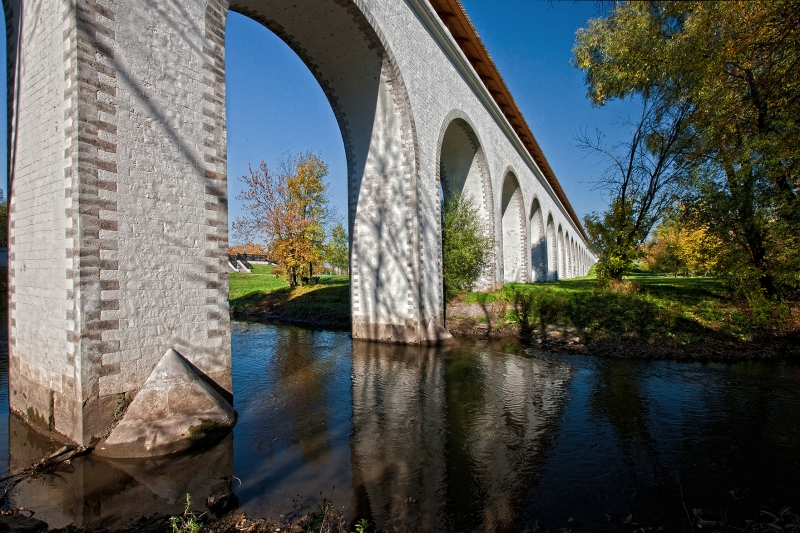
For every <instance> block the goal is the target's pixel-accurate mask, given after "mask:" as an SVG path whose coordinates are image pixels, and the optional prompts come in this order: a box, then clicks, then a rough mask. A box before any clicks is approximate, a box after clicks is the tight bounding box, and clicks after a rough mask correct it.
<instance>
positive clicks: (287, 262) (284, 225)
mask: <svg viewBox="0 0 800 533" xmlns="http://www.w3.org/2000/svg"><path fill="white" fill-rule="evenodd" d="M248 169H249V174H247V175H245V176H242V177H241V180H242V181H243V182H244V184H245V189H244V191H243V192H242V193H241V194H239V195H238V196H237V198H239V199H240V200H243V201H244V202H245V205H244V208H245V209H246V210H247V211H248V215H247V216H245V217H244V218H241V219H238V220H236V222H234V229H236V230H239V231H241V232H242V234H243V235H248V236H251V235H256V234H260V235H263V236H264V237H265V240H266V241H267V242H268V246H267V249H268V253H269V255H270V256H271V258H272V259H273V260H274V261H275V262H276V263H278V266H279V267H280V268H281V269H282V270H283V271H285V272H286V274H287V277H288V279H289V285H291V286H296V285H297V284H298V280H302V276H303V275H304V274H307V275H308V276H309V277H311V276H313V274H314V265H315V264H319V263H320V261H321V260H322V256H323V253H324V242H325V223H326V221H327V216H328V210H327V204H328V199H327V197H326V189H327V185H326V184H325V183H324V182H323V181H322V178H324V177H325V176H326V175H327V174H328V167H327V165H325V163H324V162H323V161H322V160H321V159H320V158H319V156H317V155H315V154H312V153H310V152H306V153H299V154H297V155H295V156H293V157H288V156H287V157H286V158H285V159H284V161H283V162H282V165H281V171H280V172H279V173H277V174H273V173H271V172H270V171H269V168H268V167H267V164H266V163H265V162H264V161H262V162H261V165H260V167H259V168H258V169H257V170H253V169H252V167H248Z"/></svg>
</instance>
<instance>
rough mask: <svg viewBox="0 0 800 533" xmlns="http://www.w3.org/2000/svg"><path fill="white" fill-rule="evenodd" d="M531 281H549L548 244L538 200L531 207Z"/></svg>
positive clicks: (534, 200)
mask: <svg viewBox="0 0 800 533" xmlns="http://www.w3.org/2000/svg"><path fill="white" fill-rule="evenodd" d="M531 281H547V242H546V240H545V231H544V217H543V215H542V206H541V205H539V199H538V198H534V199H533V205H532V206H531Z"/></svg>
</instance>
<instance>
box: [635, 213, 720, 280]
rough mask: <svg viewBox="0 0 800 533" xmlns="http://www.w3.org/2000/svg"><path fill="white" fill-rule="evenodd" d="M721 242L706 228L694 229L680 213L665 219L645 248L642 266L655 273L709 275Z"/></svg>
mask: <svg viewBox="0 0 800 533" xmlns="http://www.w3.org/2000/svg"><path fill="white" fill-rule="evenodd" d="M720 245H721V243H720V242H719V240H718V239H717V238H716V237H715V236H714V235H712V234H710V233H709V231H708V229H707V228H705V227H702V226H695V225H694V222H692V221H691V220H687V219H685V218H682V217H681V212H680V211H678V212H677V213H675V214H673V215H672V216H669V217H667V218H666V219H665V220H664V221H663V222H662V223H661V224H659V226H658V228H656V230H655V231H654V232H653V238H652V239H651V241H650V242H649V243H648V244H647V246H646V248H645V263H646V264H647V266H648V268H649V269H650V270H653V271H656V272H671V273H674V274H678V273H680V272H691V273H692V274H695V275H697V274H701V275H703V276H707V275H709V274H710V273H711V272H713V271H715V270H716V268H717V258H718V257H719V253H720V252H719V247H720Z"/></svg>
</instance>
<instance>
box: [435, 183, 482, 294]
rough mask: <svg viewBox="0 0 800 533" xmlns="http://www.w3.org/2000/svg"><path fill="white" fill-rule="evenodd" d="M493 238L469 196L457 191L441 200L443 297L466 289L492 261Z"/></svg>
mask: <svg viewBox="0 0 800 533" xmlns="http://www.w3.org/2000/svg"><path fill="white" fill-rule="evenodd" d="M493 248H494V239H493V238H492V237H491V236H489V235H488V232H487V231H485V229H484V227H483V225H482V223H481V219H480V214H479V213H478V210H477V209H476V208H475V204H474V202H473V201H472V197H470V196H465V195H463V194H460V193H458V192H456V193H453V194H452V195H450V196H447V197H446V198H444V200H443V202H442V275H443V277H444V294H445V299H446V300H447V301H450V300H451V299H452V298H453V297H454V296H455V295H457V294H460V293H463V292H466V291H469V290H471V289H472V286H473V285H474V284H475V282H476V281H477V280H478V278H479V277H480V275H481V273H483V272H484V270H485V269H486V268H487V267H488V266H489V263H490V262H491V260H492V249H493Z"/></svg>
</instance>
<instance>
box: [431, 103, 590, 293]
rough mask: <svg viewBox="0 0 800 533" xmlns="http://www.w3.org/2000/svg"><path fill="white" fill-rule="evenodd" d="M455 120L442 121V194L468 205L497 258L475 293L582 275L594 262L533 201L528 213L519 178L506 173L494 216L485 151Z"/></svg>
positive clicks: (459, 117) (467, 124) (463, 122)
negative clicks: (458, 196) (493, 242)
mask: <svg viewBox="0 0 800 533" xmlns="http://www.w3.org/2000/svg"><path fill="white" fill-rule="evenodd" d="M453 115H454V116H451V117H449V121H446V124H447V126H446V127H445V128H444V131H443V134H442V137H441V140H440V145H439V146H440V149H439V183H440V186H441V194H442V195H443V196H445V197H447V196H450V195H452V194H453V193H460V194H461V195H462V196H466V197H468V198H469V199H470V200H471V201H472V203H473V205H474V206H475V208H476V210H477V211H478V213H479V216H480V218H481V220H482V221H483V223H484V227H485V228H486V231H487V232H489V233H490V234H491V235H493V236H494V237H495V239H496V241H497V243H496V247H495V250H496V252H497V253H499V257H498V258H495V259H496V260H495V261H494V262H493V264H494V265H495V268H489V269H487V271H486V272H484V274H483V276H482V277H481V279H480V280H479V281H478V283H477V284H476V287H475V289H476V290H487V289H490V288H491V287H493V286H494V285H496V284H497V283H498V282H502V283H508V282H522V283H525V282H544V281H554V280H557V279H565V278H573V277H578V276H583V275H585V274H586V273H587V272H588V270H589V267H590V266H591V264H592V259H591V255H590V254H589V252H588V251H587V250H586V248H585V247H584V245H583V244H582V241H581V239H580V238H576V237H575V235H571V234H570V232H569V230H568V229H567V230H565V229H564V227H563V226H562V224H560V223H558V224H557V223H556V221H555V218H554V216H553V213H552V212H546V209H545V208H544V207H543V205H542V202H540V200H539V198H538V197H537V196H534V198H533V201H532V203H531V208H530V210H526V208H525V206H526V203H525V201H524V198H523V195H522V187H521V186H520V182H519V178H518V177H517V176H516V174H515V173H514V171H513V170H512V169H510V168H509V169H506V171H505V175H504V178H503V181H502V189H501V191H500V193H501V198H500V213H499V217H497V218H496V217H495V216H494V198H495V197H494V194H493V191H492V180H491V176H490V173H489V166H488V164H487V160H486V155H485V153H484V150H483V147H482V145H481V143H480V141H479V139H478V136H477V135H476V133H475V131H474V129H473V128H472V126H471V125H470V122H469V121H468V119H467V118H466V117H465V116H463V114H461V113H454V114H453ZM497 225H499V227H497ZM497 229H499V230H500V231H499V232H498V231H496V230H497Z"/></svg>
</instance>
